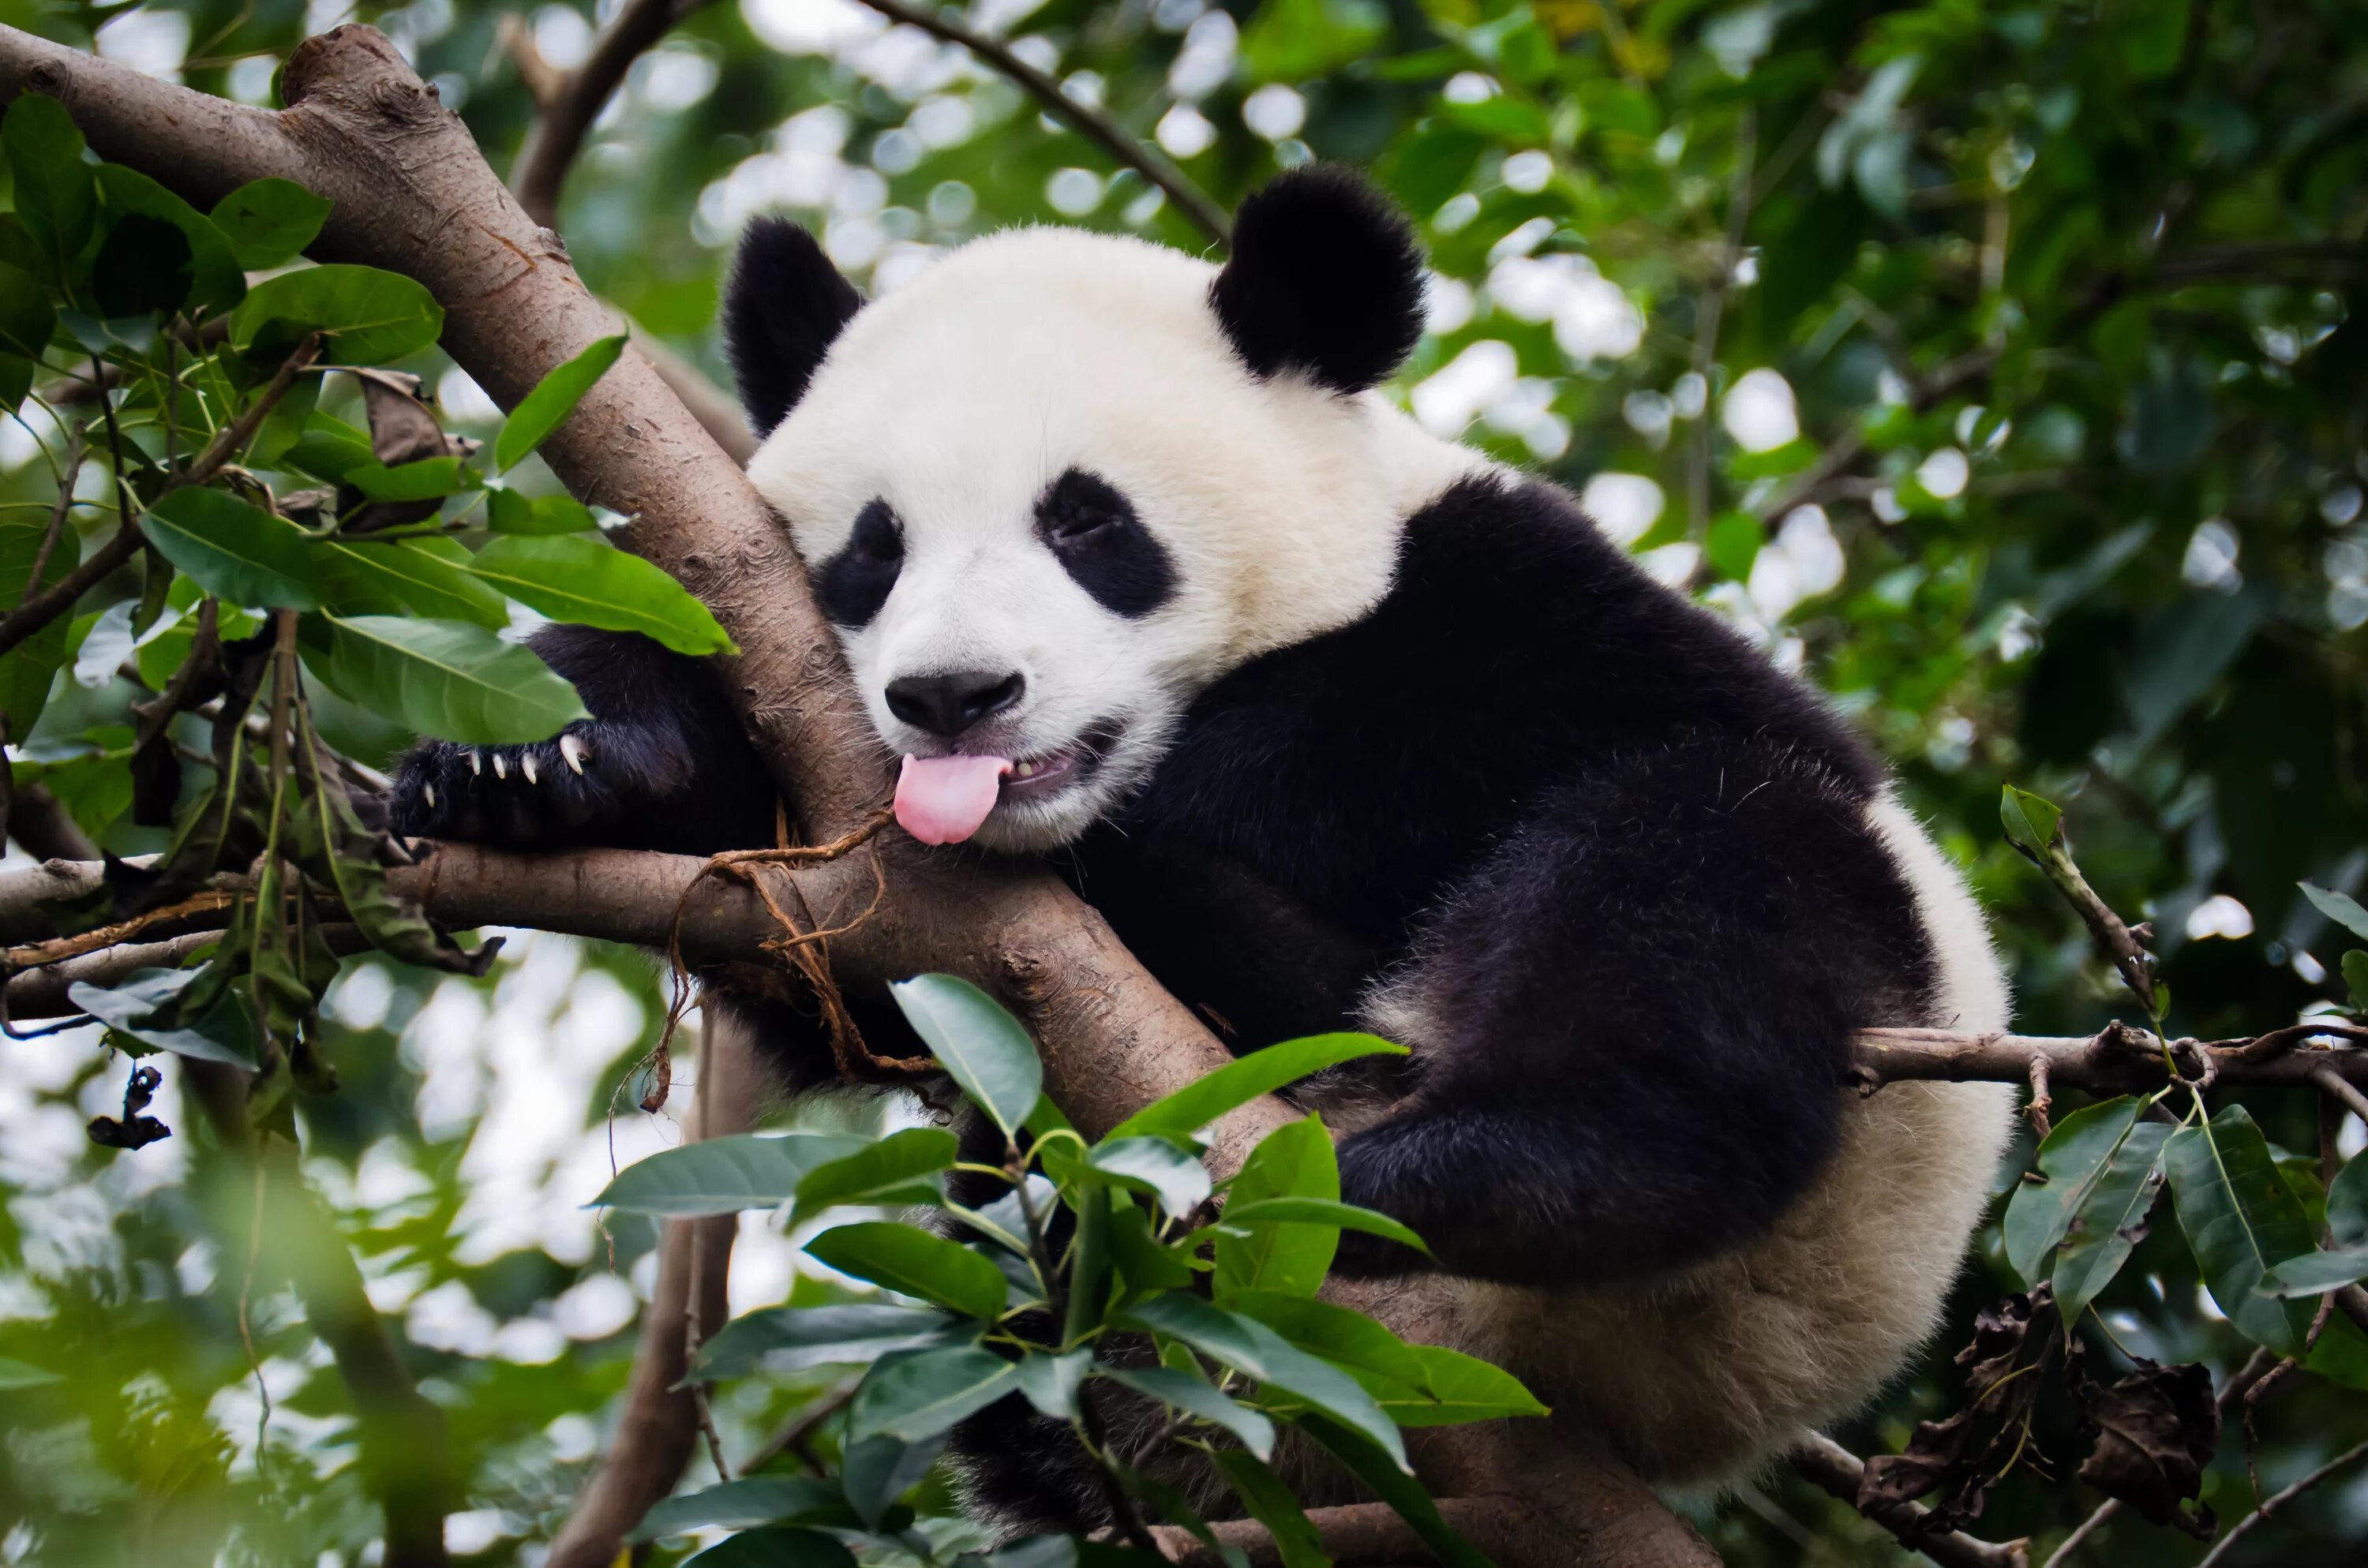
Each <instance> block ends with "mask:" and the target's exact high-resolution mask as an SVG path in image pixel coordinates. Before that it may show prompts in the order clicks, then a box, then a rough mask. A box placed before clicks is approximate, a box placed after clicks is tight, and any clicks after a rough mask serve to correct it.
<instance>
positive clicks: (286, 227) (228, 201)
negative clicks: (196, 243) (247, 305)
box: [210, 179, 333, 272]
mask: <svg viewBox="0 0 2368 1568" xmlns="http://www.w3.org/2000/svg"><path fill="white" fill-rule="evenodd" d="M332 205H333V204H332V203H331V202H330V201H329V199H327V198H326V197H321V196H315V195H313V193H312V192H311V191H309V190H306V189H305V188H304V187H302V186H301V185H298V184H297V183H296V182H295V181H294V180H285V179H258V180H249V181H248V182H247V183H246V184H245V185H243V186H240V187H238V188H237V189H236V190H233V191H232V192H231V193H230V194H229V195H228V196H225V197H223V198H222V199H221V200H220V201H217V202H216V203H214V210H213V211H212V212H211V214H210V216H211V218H212V219H213V224H214V227H215V228H217V229H220V230H221V231H222V235H223V237H224V238H226V239H227V240H229V241H230V246H231V250H232V252H233V254H234V255H236V256H237V257H238V264H239V265H240V266H241V267H245V268H246V269H247V270H248V271H249V272H268V271H269V270H270V269H271V268H273V267H284V266H286V265H287V264H288V263H289V262H291V261H293V260H295V259H296V258H297V256H301V255H302V254H303V250H304V247H305V246H306V245H309V244H312V243H313V237H314V236H315V235H317V234H318V233H320V232H321V225H322V224H323V223H324V222H327V221H328V217H329V210H330V207H331V206H332Z"/></svg>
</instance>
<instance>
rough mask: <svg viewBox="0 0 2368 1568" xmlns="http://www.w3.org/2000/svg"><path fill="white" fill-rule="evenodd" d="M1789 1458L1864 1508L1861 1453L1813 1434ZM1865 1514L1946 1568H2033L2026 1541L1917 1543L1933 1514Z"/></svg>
mask: <svg viewBox="0 0 2368 1568" xmlns="http://www.w3.org/2000/svg"><path fill="white" fill-rule="evenodd" d="M1788 1457H1789V1458H1790V1459H1791V1460H1792V1461H1793V1469H1794V1470H1797V1471H1800V1472H1801V1474H1802V1475H1803V1476H1804V1478H1806V1479H1807V1480H1808V1481H1809V1483H1811V1484H1813V1485H1815V1486H1816V1488H1817V1490H1819V1491H1820V1492H1824V1493H1827V1494H1830V1495H1832V1496H1835V1497H1839V1498H1840V1499H1841V1500H1842V1501H1843V1502H1845V1503H1848V1504H1849V1505H1850V1506H1851V1507H1853V1508H1855V1507H1857V1506H1858V1494H1859V1478H1860V1476H1861V1475H1862V1474H1864V1473H1865V1471H1866V1462H1865V1461H1864V1460H1861V1459H1860V1458H1859V1457H1858V1456H1857V1455H1856V1454H1854V1453H1852V1452H1850V1450H1849V1449H1845V1448H1843V1447H1842V1446H1841V1445H1840V1444H1839V1443H1837V1442H1835V1441H1834V1440H1833V1439H1832V1438H1831V1437H1827V1436H1826V1435H1825V1434H1824V1433H1822V1432H1812V1433H1810V1434H1809V1435H1808V1436H1807V1437H1804V1438H1803V1439H1802V1440H1801V1442H1800V1443H1799V1444H1798V1445H1797V1446H1796V1447H1795V1448H1794V1449H1793V1451H1792V1453H1791V1455H1790V1456H1788ZM1861 1511H1862V1512H1863V1513H1864V1514H1865V1515H1866V1517H1868V1518H1869V1519H1872V1520H1873V1521H1874V1522H1875V1523H1876V1524H1878V1525H1881V1526H1882V1527H1883V1528H1884V1529H1887V1530H1889V1531H1890V1532H1891V1533H1892V1534H1893V1535H1895V1536H1896V1537H1898V1538H1899V1540H1901V1541H1902V1542H1907V1541H1910V1540H1913V1541H1915V1547H1914V1550H1916V1551H1920V1552H1922V1553H1923V1554H1924V1555H1925V1556H1927V1557H1929V1558H1930V1559H1931V1560H1932V1561H1933V1562H1938V1563H1940V1564H1941V1568H2030V1565H2031V1551H2030V1545H2029V1543H2028V1542H2026V1541H2020V1540H2010V1541H2007V1542H2005V1543H2004V1544H2002V1545H2001V1544H1998V1543H1994V1542H1991V1541H1987V1540H1977V1539H1976V1538H1975V1537H1973V1536H1969V1535H1967V1534H1965V1533H1964V1531H1963V1530H1950V1531H1947V1532H1945V1533H1942V1534H1937V1535H1928V1536H1926V1537H1924V1538H1923V1539H1921V1540H1917V1538H1916V1536H1915V1534H1914V1531H1915V1530H1916V1528H1917V1523H1918V1520H1920V1519H1922V1518H1923V1517H1924V1516H1925V1514H1926V1513H1928V1512H1929V1511H1930V1510H1928V1509H1926V1508H1925V1507H1923V1506H1921V1505H1919V1504H1916V1503H1907V1502H1898V1503H1886V1504H1879V1505H1877V1506H1873V1507H1871V1508H1867V1509H1863V1510H1861Z"/></svg>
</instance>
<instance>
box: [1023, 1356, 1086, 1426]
mask: <svg viewBox="0 0 2368 1568" xmlns="http://www.w3.org/2000/svg"><path fill="white" fill-rule="evenodd" d="M1093 1369H1094V1353H1093V1352H1092V1351H1091V1350H1087V1349H1078V1350H1071V1351H1068V1352H1066V1353H1065V1354H1063V1355H1058V1356H1053V1355H1047V1354H1044V1353H1043V1352H1042V1351H1036V1350H1031V1351H1030V1352H1029V1353H1028V1354H1027V1355H1025V1356H1022V1357H1021V1358H1019V1392H1021V1393H1023V1394H1026V1395H1027V1396H1028V1403H1030V1404H1032V1405H1034V1406H1035V1407H1036V1408H1037V1409H1038V1410H1040V1411H1042V1413H1043V1414H1045V1415H1049V1416H1051V1417H1052V1418H1053V1420H1055V1421H1075V1420H1076V1419H1077V1390H1078V1388H1079V1387H1080V1386H1081V1385H1082V1384H1083V1383H1084V1382H1085V1381H1086V1375H1087V1373H1089V1372H1091V1371H1092V1370H1093Z"/></svg>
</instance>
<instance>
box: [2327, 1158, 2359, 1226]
mask: <svg viewBox="0 0 2368 1568" xmlns="http://www.w3.org/2000/svg"><path fill="white" fill-rule="evenodd" d="M2327 1230H2328V1235H2329V1236H2331V1237H2332V1238H2333V1239H2334V1242H2335V1244H2336V1245H2337V1246H2362V1245H2368V1159H2363V1158H2362V1157H2360V1156H2359V1155H2356V1154H2355V1155H2353V1156H2352V1157H2351V1159H2350V1160H2349V1161H2347V1162H2345V1164H2344V1166H2343V1168H2342V1169H2341V1170H2340V1171H2338V1172H2336V1173H2335V1179H2334V1180H2333V1181H2331V1182H2328V1184H2327Z"/></svg>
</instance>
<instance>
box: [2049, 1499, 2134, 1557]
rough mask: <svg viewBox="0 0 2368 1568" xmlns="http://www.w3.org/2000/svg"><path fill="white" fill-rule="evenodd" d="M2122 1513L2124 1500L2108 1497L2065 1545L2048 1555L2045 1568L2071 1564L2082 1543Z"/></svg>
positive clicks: (2068, 1537) (2065, 1539)
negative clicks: (2073, 1554)
mask: <svg viewBox="0 0 2368 1568" xmlns="http://www.w3.org/2000/svg"><path fill="white" fill-rule="evenodd" d="M2121 1511H2122V1500H2121V1499H2120V1498H2118V1497H2108V1498H2106V1499H2105V1500H2104V1501H2103V1502H2101V1503H2100V1504H2098V1505H2097V1507H2096V1511H2095V1512H2094V1513H2091V1514H2090V1515H2089V1517H2087V1518H2085V1519H2082V1520H2081V1521H2080V1524H2079V1528H2077V1529H2075V1530H2074V1531H2073V1532H2072V1533H2071V1534H2070V1535H2067V1536H2066V1537H2065V1538H2064V1544H2063V1545H2061V1546H2059V1547H2057V1548H2056V1549H2055V1551H2051V1552H2049V1553H2048V1554H2047V1562H2046V1564H2045V1568H2064V1564H2066V1563H2067V1562H2071V1560H2072V1553H2073V1552H2075V1551H2078V1550H2079V1547H2080V1543H2081V1542H2082V1541H2085V1540H2088V1539H2089V1537H2090V1536H2092V1535H2094V1534H2096V1533H2097V1531H2098V1530H2100V1528H2103V1527H2104V1526H2105V1525H2107V1524H2108V1523H2110V1522H2112V1518H2113V1517H2114V1516H2115V1515H2117V1514H2119V1513H2120V1512H2121Z"/></svg>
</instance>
